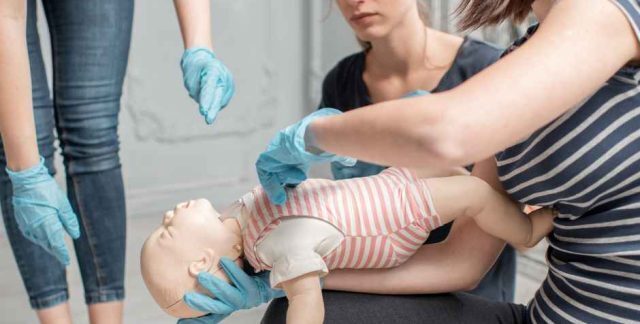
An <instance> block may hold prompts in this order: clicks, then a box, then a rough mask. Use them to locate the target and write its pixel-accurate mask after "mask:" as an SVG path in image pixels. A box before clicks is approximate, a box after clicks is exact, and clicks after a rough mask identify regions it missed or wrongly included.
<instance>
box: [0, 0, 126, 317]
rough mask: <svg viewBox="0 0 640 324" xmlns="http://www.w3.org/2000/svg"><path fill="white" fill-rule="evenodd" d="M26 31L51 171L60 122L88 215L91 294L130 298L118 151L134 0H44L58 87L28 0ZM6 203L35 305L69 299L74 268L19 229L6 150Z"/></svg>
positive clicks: (95, 298) (83, 247)
mask: <svg viewBox="0 0 640 324" xmlns="http://www.w3.org/2000/svg"><path fill="white" fill-rule="evenodd" d="M27 3H28V14H27V40H28V46H29V59H30V64H31V79H32V84H33V93H32V94H33V105H34V114H35V121H36V130H37V135H38V146H39V149H40V154H41V155H42V156H43V157H44V158H45V161H46V165H47V168H49V172H50V173H51V174H54V173H55V170H54V166H53V155H54V152H55V147H54V140H55V135H54V130H55V131H56V133H57V135H58V136H57V138H58V140H59V143H60V148H61V149H62V155H63V157H64V167H65V170H66V179H67V193H68V196H69V200H70V202H71V205H72V206H73V209H74V211H75V212H76V214H77V215H78V218H79V222H80V238H79V239H77V240H75V241H74V242H73V243H74V247H75V251H76V255H77V258H78V263H79V265H80V272H81V275H82V280H83V284H84V290H85V301H86V303H87V304H94V303H101V302H108V301H115V300H122V299H123V298H124V261H125V232H126V215H125V203H124V186H123V183H122V174H121V168H120V159H119V156H118V151H119V141H118V133H117V127H118V113H119V111H120V97H121V94H122V82H123V79H124V74H125V70H126V66H127V58H128V54H129V43H130V39H131V24H132V20H133V0H108V1H104V0H43V1H42V3H43V7H44V9H45V14H46V17H47V22H48V26H49V32H50V34H51V45H52V54H53V58H52V61H53V97H52V96H51V95H50V92H49V88H48V85H47V77H46V72H45V66H44V63H43V60H42V53H41V49H40V40H39V36H38V32H37V29H36V3H35V0H28V1H27ZM0 153H1V154H0V168H1V170H2V172H1V173H0V203H1V204H2V215H3V219H4V224H5V228H6V231H7V235H8V237H9V241H10V243H11V248H12V250H13V254H14V256H15V259H16V262H17V265H18V269H19V270H20V274H21V275H22V280H23V282H24V285H25V288H26V290H27V293H28V295H29V299H30V302H31V307H33V308H35V309H42V308H47V307H52V306H55V305H57V304H60V303H64V302H66V301H67V300H68V298H69V294H68V288H67V282H66V275H65V268H64V267H63V266H62V265H61V264H60V263H59V262H58V261H57V260H56V259H55V258H54V257H53V256H51V255H49V254H48V253H47V252H45V250H43V249H42V248H40V247H39V246H37V245H35V244H33V243H31V242H30V241H28V240H27V239H26V238H24V237H23V236H22V234H21V233H20V231H19V230H18V227H17V224H16V222H15V219H14V215H13V208H12V205H11V196H12V189H11V183H10V181H9V180H8V177H7V174H6V172H5V171H4V169H5V166H6V159H5V156H4V151H0Z"/></svg>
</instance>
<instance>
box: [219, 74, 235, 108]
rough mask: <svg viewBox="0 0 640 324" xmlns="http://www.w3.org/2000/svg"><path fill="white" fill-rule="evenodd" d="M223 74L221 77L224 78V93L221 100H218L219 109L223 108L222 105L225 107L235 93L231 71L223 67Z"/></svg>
mask: <svg viewBox="0 0 640 324" xmlns="http://www.w3.org/2000/svg"><path fill="white" fill-rule="evenodd" d="M224 70H225V74H224V77H223V80H224V87H223V89H224V93H223V95H222V100H221V101H220V109H223V108H224V107H226V106H227V105H228V104H229V102H230V101H231V98H233V95H234V94H235V93H236V85H235V83H234V81H233V76H232V75H231V72H229V70H228V69H227V68H226V67H225V68H224Z"/></svg>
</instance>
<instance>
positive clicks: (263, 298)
mask: <svg viewBox="0 0 640 324" xmlns="http://www.w3.org/2000/svg"><path fill="white" fill-rule="evenodd" d="M220 266H222V269H223V270H224V272H226V274H227V276H228V277H229V279H231V282H232V283H233V286H232V285H230V284H228V283H226V282H225V281H224V280H222V279H219V278H216V277H215V276H213V275H212V274H210V273H207V272H202V273H200V274H198V283H199V284H200V286H202V287H203V288H205V289H206V290H208V291H209V292H210V293H211V294H212V295H213V296H216V298H211V297H209V296H207V295H204V294H200V293H194V292H191V293H187V294H185V296H184V302H185V303H186V304H187V305H188V306H189V307H191V308H193V309H195V310H197V311H200V312H204V313H210V314H209V315H206V316H203V317H199V318H194V319H181V320H180V321H178V323H179V324H197V323H207V324H209V323H219V322H220V321H222V320H223V319H224V318H226V317H227V316H229V315H231V313H233V312H235V311H237V310H241V309H249V308H253V307H256V306H259V305H261V304H263V303H266V302H268V301H270V300H271V299H273V298H279V297H284V292H283V291H282V290H274V289H271V287H270V285H269V272H268V271H264V272H262V273H260V274H258V275H255V276H250V275H248V274H246V273H245V272H244V270H242V269H241V268H240V267H238V266H237V265H236V264H235V263H234V262H233V261H232V260H230V259H228V258H221V259H220Z"/></svg>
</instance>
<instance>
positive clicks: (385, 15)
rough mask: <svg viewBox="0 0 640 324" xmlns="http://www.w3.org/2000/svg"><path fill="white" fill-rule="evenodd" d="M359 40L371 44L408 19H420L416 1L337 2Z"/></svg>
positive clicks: (350, 0) (370, 0)
mask: <svg viewBox="0 0 640 324" xmlns="http://www.w3.org/2000/svg"><path fill="white" fill-rule="evenodd" d="M336 3H337V4H338V7H340V11H341V12H342V15H343V16H344V18H345V20H346V21H347V22H348V23H349V25H350V26H351V28H352V29H353V31H354V32H355V33H356V35H357V36H358V38H359V39H360V40H362V41H367V42H371V41H374V40H376V39H380V38H383V37H386V36H387V35H389V33H390V32H391V31H392V30H393V29H394V28H395V27H396V26H398V25H400V24H401V23H403V22H404V21H406V19H407V18H409V17H410V18H418V19H419V15H418V4H417V2H416V0H336Z"/></svg>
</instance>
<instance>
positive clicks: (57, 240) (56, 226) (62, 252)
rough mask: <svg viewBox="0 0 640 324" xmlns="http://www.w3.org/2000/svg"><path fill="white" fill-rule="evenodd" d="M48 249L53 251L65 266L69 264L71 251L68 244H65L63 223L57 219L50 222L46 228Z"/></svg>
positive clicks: (50, 251)
mask: <svg viewBox="0 0 640 324" xmlns="http://www.w3.org/2000/svg"><path fill="white" fill-rule="evenodd" d="M46 240H47V242H46V243H45V244H47V248H45V250H47V251H48V252H49V253H51V254H52V255H53V256H54V257H56V259H58V261H60V263H62V264H64V265H65V266H67V265H69V251H68V250H67V246H66V244H64V234H63V230H62V225H61V224H60V223H59V222H57V221H55V223H54V222H50V223H49V225H48V226H47V229H46Z"/></svg>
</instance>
